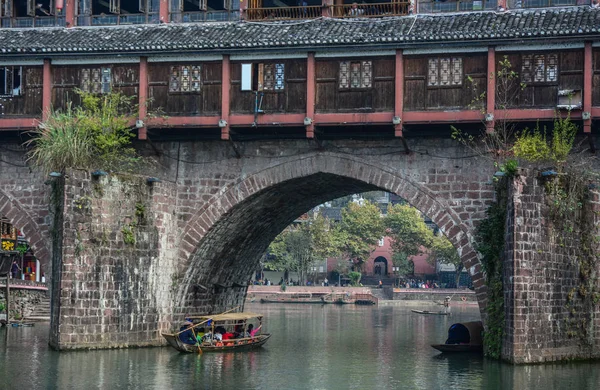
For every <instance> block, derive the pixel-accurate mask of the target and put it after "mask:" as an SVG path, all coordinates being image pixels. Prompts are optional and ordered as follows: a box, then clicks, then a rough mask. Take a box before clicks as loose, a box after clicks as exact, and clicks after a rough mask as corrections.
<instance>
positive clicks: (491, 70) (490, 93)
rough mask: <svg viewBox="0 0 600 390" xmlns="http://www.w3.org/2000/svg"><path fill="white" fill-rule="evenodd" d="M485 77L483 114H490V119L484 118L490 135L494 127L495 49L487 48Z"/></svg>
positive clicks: (486, 129)
mask: <svg viewBox="0 0 600 390" xmlns="http://www.w3.org/2000/svg"><path fill="white" fill-rule="evenodd" d="M487 76H488V77H487V92H486V96H487V104H486V110H485V112H486V114H491V118H486V121H485V131H486V132H488V133H492V132H493V131H494V127H495V126H496V116H495V112H496V49H495V48H493V47H489V48H488V58H487ZM486 117H487V115H486ZM488 119H491V120H488Z"/></svg>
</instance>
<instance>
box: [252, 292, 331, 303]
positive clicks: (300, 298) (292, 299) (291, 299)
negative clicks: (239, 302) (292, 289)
mask: <svg viewBox="0 0 600 390" xmlns="http://www.w3.org/2000/svg"><path fill="white" fill-rule="evenodd" d="M260 303H324V302H323V301H322V300H321V298H318V297H313V295H312V294H311V293H279V294H274V295H270V296H268V297H266V298H261V299H260Z"/></svg>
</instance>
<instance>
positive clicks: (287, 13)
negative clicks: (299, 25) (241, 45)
mask: <svg viewBox="0 0 600 390" xmlns="http://www.w3.org/2000/svg"><path fill="white" fill-rule="evenodd" d="M322 10H323V5H322V3H321V0H250V1H249V2H248V8H247V9H246V12H245V18H246V20H290V19H315V18H320V17H321V16H323V11H322Z"/></svg>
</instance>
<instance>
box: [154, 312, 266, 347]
mask: <svg viewBox="0 0 600 390" xmlns="http://www.w3.org/2000/svg"><path fill="white" fill-rule="evenodd" d="M262 317H263V316H262V315H261V314H256V313H248V312H246V313H223V314H216V315H212V316H211V315H205V316H194V317H187V318H186V320H188V321H189V326H188V327H185V328H183V329H182V330H180V331H179V332H174V333H163V334H162V336H163V337H164V338H165V340H167V342H168V343H169V345H170V346H172V347H173V348H175V349H176V350H178V351H180V352H195V353H202V352H227V351H246V350H250V349H254V348H259V347H261V346H263V345H264V344H265V343H266V342H267V340H268V339H269V338H270V337H271V335H270V334H268V333H262V334H257V335H255V336H254V337H241V338H231V339H223V340H218V339H216V338H214V339H213V338H212V337H210V338H208V339H206V338H203V339H202V341H198V340H197V338H196V334H197V332H198V331H199V330H200V329H203V328H208V329H209V332H207V333H209V334H210V335H214V334H215V332H216V331H217V330H218V329H219V328H223V329H225V330H226V332H231V333H233V331H234V330H235V329H236V328H237V329H239V330H240V334H245V333H246V331H247V330H248V329H249V324H248V322H249V321H251V320H254V319H256V320H258V323H259V326H258V327H257V329H260V328H261V327H262ZM200 326H203V328H200Z"/></svg>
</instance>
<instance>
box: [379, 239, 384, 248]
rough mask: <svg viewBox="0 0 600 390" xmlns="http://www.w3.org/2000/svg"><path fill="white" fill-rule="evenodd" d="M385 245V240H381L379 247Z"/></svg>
mask: <svg viewBox="0 0 600 390" xmlns="http://www.w3.org/2000/svg"><path fill="white" fill-rule="evenodd" d="M384 244H385V239H383V238H380V239H379V246H383V245H384Z"/></svg>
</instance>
